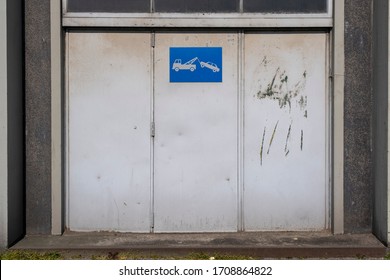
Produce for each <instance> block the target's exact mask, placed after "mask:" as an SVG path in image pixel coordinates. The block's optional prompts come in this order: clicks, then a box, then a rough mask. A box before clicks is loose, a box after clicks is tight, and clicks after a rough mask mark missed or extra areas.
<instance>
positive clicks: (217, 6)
mask: <svg viewBox="0 0 390 280" xmlns="http://www.w3.org/2000/svg"><path fill="white" fill-rule="evenodd" d="M239 2H240V1H239V0H155V11H156V12H170V13H176V12H178V13H202V12H204V13H216V12H222V13H229V12H239Z"/></svg>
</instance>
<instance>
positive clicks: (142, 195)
mask: <svg viewBox="0 0 390 280" xmlns="http://www.w3.org/2000/svg"><path fill="white" fill-rule="evenodd" d="M240 40H241V41H240ZM67 42H68V45H67V52H68V54H67V58H68V59H67V67H68V69H67V73H68V84H67V86H68V131H67V135H68V147H67V149H68V153H67V155H68V157H67V158H68V184H67V185H68V192H67V195H68V205H67V207H68V211H67V212H68V217H67V218H68V219H67V226H68V227H69V228H70V229H71V230H77V231H93V230H115V231H128V232H148V231H150V230H152V231H155V232H218V231H221V232H222V231H237V230H241V229H244V230H247V231H255V230H322V229H326V228H327V227H328V222H329V221H328V215H329V213H328V212H329V210H328V190H329V187H328V179H327V176H328V174H327V170H328V168H327V151H328V150H327V149H328V148H327V144H328V143H327V140H326V139H328V135H327V127H328V123H327V116H328V115H327V112H328V107H327V106H328V104H329V100H328V99H327V98H328V97H327V94H326V91H327V82H326V81H327V34H325V33H324V34H322V33H296V34H293V33H263V34H259V33H253V34H243V36H242V35H239V34H238V33H234V32H226V33H223V32H222V33H202V32H196V33H195V32H194V33H190V32H187V33H184V32H183V33H178V32H176V33H173V32H172V33H171V32H166V33H163V32H158V33H157V34H156V35H155V38H154V39H153V37H152V35H151V34H150V33H134V32H132V33H125V32H70V33H68V41H67ZM174 48H184V49H185V48H189V49H193V48H204V49H208V48H210V49H212V48H218V49H221V53H222V60H221V62H220V65H216V64H215V63H213V62H212V59H211V61H207V62H205V61H203V58H201V57H197V58H196V59H194V60H193V59H191V61H192V60H193V63H192V62H191V63H192V64H191V63H189V64H188V63H187V64H185V60H180V59H181V58H180V57H177V64H176V67H177V68H178V69H177V71H182V70H183V71H184V72H186V71H187V73H193V72H194V73H196V72H198V71H197V70H196V68H195V66H194V65H196V67H198V69H200V68H205V69H208V70H207V71H209V73H212V72H219V71H221V77H220V79H216V80H213V81H212V82H210V81H209V82H204V81H199V80H198V81H192V82H191V81H184V82H183V81H181V82H178V81H176V80H174V79H173V80H172V79H171V77H170V75H171V72H172V67H173V65H172V61H171V59H172V57H170V52H171V50H172V49H174ZM175 58H176V57H175ZM152 61H153V64H152ZM175 61H176V59H175ZM152 65H153V67H152ZM241 66H242V67H241ZM176 67H174V68H173V69H175V68H176ZM179 68H180V69H179ZM207 71H206V72H207ZM190 76H191V75H190ZM200 80H202V79H200ZM206 80H207V79H206ZM239 80H241V81H239ZM152 96H153V97H154V98H152ZM240 100H243V102H240ZM151 124H155V126H154V127H153V125H152V128H154V129H151ZM153 134H154V138H153V137H151V136H153ZM241 140H242V141H241ZM241 171H243V172H241ZM239 174H242V175H243V176H239Z"/></svg>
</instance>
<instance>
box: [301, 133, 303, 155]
mask: <svg viewBox="0 0 390 280" xmlns="http://www.w3.org/2000/svg"><path fill="white" fill-rule="evenodd" d="M302 150H303V130H301V151H302Z"/></svg>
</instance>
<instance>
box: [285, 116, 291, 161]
mask: <svg viewBox="0 0 390 280" xmlns="http://www.w3.org/2000/svg"><path fill="white" fill-rule="evenodd" d="M291 126H292V122H291V124H290V126H289V127H288V132H287V137H286V145H285V146H284V152H285V155H286V156H287V155H288V154H289V153H290V150H289V148H288V142H289V140H290V136H291Z"/></svg>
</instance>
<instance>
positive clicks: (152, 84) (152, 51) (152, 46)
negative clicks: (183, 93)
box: [149, 30, 156, 233]
mask: <svg viewBox="0 0 390 280" xmlns="http://www.w3.org/2000/svg"><path fill="white" fill-rule="evenodd" d="M155 44H156V33H155V31H154V30H152V31H151V32H150V122H151V123H150V126H152V123H154V92H155V82H154V79H155V73H154V72H155V62H154V58H155ZM149 137H150V138H149V139H150V210H149V211H150V221H149V224H150V229H149V231H150V232H151V233H153V232H154V143H155V141H154V138H155V137H152V135H151V134H150V136H149Z"/></svg>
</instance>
